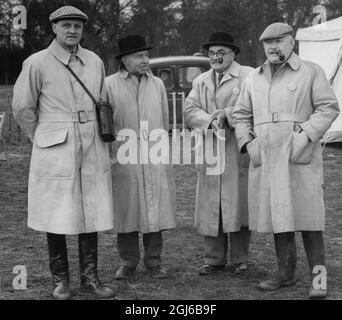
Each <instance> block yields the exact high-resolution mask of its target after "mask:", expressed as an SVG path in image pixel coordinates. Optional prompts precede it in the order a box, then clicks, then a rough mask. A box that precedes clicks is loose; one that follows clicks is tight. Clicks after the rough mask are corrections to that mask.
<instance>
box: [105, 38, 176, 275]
mask: <svg viewBox="0 0 342 320" xmlns="http://www.w3.org/2000/svg"><path fill="white" fill-rule="evenodd" d="M151 48H152V47H149V46H147V45H146V42H145V39H144V38H143V37H142V36H140V35H130V36H127V37H124V38H122V39H121V40H120V41H119V50H120V52H119V54H118V55H117V57H116V58H117V59H119V60H120V68H119V71H118V72H117V73H115V74H113V75H111V76H109V77H107V78H106V87H107V94H108V99H109V102H110V103H111V105H112V106H113V109H114V128H115V134H116V141H115V142H114V143H113V155H114V164H113V166H112V174H113V176H112V177H113V198H114V208H115V210H114V221H115V227H114V229H115V231H116V232H117V247H118V252H119V255H120V265H121V266H120V267H119V269H118V270H117V272H116V274H115V278H116V279H118V280H121V279H128V278H130V277H131V276H133V275H134V274H135V271H136V267H137V265H138V263H139V260H140V250H139V233H142V241H143V245H144V249H145V253H144V264H145V266H146V268H147V270H148V272H149V273H150V275H151V276H152V277H155V278H164V277H166V276H167V272H166V270H165V269H164V268H162V267H161V253H162V246H163V241H162V231H163V230H166V229H172V228H174V227H175V225H176V196H175V194H176V193H175V183H174V178H173V172H172V166H171V165H170V164H169V159H168V157H167V159H164V160H165V161H163V162H158V161H157V163H156V162H154V160H157V159H153V158H154V156H151V152H152V148H153V146H154V145H156V143H157V142H156V141H157V140H159V139H160V138H162V139H161V142H158V144H159V143H161V145H162V146H161V149H164V151H165V150H168V147H169V137H168V127H169V120H168V112H169V111H168V104H167V96H166V91H165V87H164V84H163V81H162V80H161V79H159V78H157V77H155V76H154V75H153V74H152V73H151V72H150V71H149V57H148V54H149V50H150V49H151ZM158 130H159V131H161V132H162V133H163V134H164V135H163V136H160V135H159V134H158V133H157V131H158ZM125 139H128V140H127V141H125ZM127 145H131V146H132V145H133V148H130V149H128V150H126V149H125V147H126V146H127ZM165 148H166V149H165ZM122 150H126V151H127V153H128V156H129V157H131V158H132V159H131V161H127V162H126V159H123V158H124V155H123V154H124V153H125V152H122ZM134 155H135V156H134ZM115 158H116V159H115Z"/></svg>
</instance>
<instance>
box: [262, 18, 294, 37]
mask: <svg viewBox="0 0 342 320" xmlns="http://www.w3.org/2000/svg"><path fill="white" fill-rule="evenodd" d="M289 34H292V35H293V29H292V27H291V26H289V25H288V24H286V23H281V22H276V23H272V24H270V25H269V26H268V27H267V28H266V29H265V31H264V32H263V33H262V35H261V36H260V38H259V41H264V40H268V39H276V38H282V37H284V36H287V35H289Z"/></svg>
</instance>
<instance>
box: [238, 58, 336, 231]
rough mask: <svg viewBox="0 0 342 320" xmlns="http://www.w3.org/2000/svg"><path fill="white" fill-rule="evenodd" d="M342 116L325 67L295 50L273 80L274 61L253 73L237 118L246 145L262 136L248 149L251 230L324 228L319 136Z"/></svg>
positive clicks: (241, 137)
mask: <svg viewBox="0 0 342 320" xmlns="http://www.w3.org/2000/svg"><path fill="white" fill-rule="evenodd" d="M338 114H339V107H338V102H337V100H336V97H335V95H334V93H333V90H332V89H331V88H330V86H329V83H328V81H327V79H326V76H325V74H324V72H323V70H322V69H321V67H319V66H318V65H316V64H313V63H311V62H307V61H302V60H301V59H300V58H299V57H298V56H297V55H296V54H295V53H292V55H291V56H290V58H289V60H288V61H287V62H286V63H285V64H284V65H283V66H281V67H280V69H278V71H277V72H276V73H275V75H274V76H273V78H271V70H270V64H269V62H266V63H265V64H264V65H263V66H261V67H260V68H258V69H256V70H255V71H254V72H252V73H251V74H249V76H248V77H247V79H246V81H245V83H244V85H243V87H242V91H241V95H240V98H239V99H238V102H237V105H236V107H235V109H234V111H233V118H234V125H235V133H236V137H237V140H238V144H239V147H240V148H242V147H243V146H244V145H245V143H246V142H247V141H250V140H251V133H250V131H252V132H254V135H255V136H256V138H255V139H254V140H253V141H252V142H250V143H249V144H248V147H247V149H248V153H249V155H250V157H251V163H250V168H249V194H248V196H249V226H250V229H251V230H256V231H258V232H274V233H280V232H291V231H297V230H298V231H300V230H308V231H310V230H311V231H314V230H317V231H318V230H324V224H325V210H324V202H323V164H322V147H321V144H320V141H319V140H320V138H321V137H322V136H323V135H324V133H325V132H326V131H327V130H328V129H329V127H330V125H331V123H332V122H333V120H334V119H335V118H336V117H337V116H338ZM298 125H299V126H300V127H301V128H302V129H303V131H304V132H300V128H299V126H298ZM308 137H309V139H308Z"/></svg>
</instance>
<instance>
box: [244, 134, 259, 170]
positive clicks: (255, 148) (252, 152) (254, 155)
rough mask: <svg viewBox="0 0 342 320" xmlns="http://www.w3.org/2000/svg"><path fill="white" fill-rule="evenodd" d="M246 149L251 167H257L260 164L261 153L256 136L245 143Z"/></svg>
mask: <svg viewBox="0 0 342 320" xmlns="http://www.w3.org/2000/svg"><path fill="white" fill-rule="evenodd" d="M247 151H248V154H249V157H250V161H251V163H252V165H253V168H257V167H260V166H261V163H262V162H261V153H260V145H259V142H258V138H255V139H254V140H252V141H251V142H249V143H248V144H247Z"/></svg>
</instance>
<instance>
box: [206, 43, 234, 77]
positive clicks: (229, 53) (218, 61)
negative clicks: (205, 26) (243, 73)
mask: <svg viewBox="0 0 342 320" xmlns="http://www.w3.org/2000/svg"><path fill="white" fill-rule="evenodd" d="M208 56H209V59H210V67H211V68H213V69H214V70H215V71H216V72H219V73H221V72H224V71H225V70H227V69H228V68H229V66H230V65H231V63H232V62H233V60H234V58H235V53H234V52H233V50H232V49H230V48H228V47H224V46H211V47H209V52H208Z"/></svg>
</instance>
